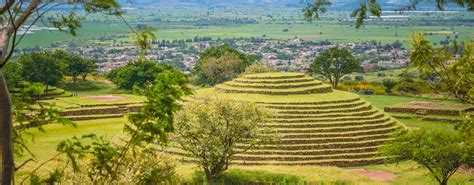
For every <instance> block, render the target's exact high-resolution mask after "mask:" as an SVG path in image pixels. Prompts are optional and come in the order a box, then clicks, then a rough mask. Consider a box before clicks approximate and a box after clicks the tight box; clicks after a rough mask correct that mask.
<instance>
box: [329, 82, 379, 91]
mask: <svg viewBox="0 0 474 185" xmlns="http://www.w3.org/2000/svg"><path fill="white" fill-rule="evenodd" d="M337 89H339V90H342V91H357V92H359V91H367V90H369V91H373V92H374V93H375V94H386V92H385V88H384V87H383V86H381V85H380V84H378V83H369V82H358V81H349V82H343V83H342V84H340V85H339V86H338V88H337Z"/></svg>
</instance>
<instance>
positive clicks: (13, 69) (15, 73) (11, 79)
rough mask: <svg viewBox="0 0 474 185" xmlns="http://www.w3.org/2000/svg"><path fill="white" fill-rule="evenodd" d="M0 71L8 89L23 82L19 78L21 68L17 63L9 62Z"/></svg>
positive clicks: (22, 79)
mask: <svg viewBox="0 0 474 185" xmlns="http://www.w3.org/2000/svg"><path fill="white" fill-rule="evenodd" d="M0 71H1V72H2V73H3V74H4V75H5V80H6V81H7V85H8V86H10V87H18V86H19V85H20V84H21V82H22V81H24V78H23V76H21V75H22V71H23V68H22V67H21V65H20V64H19V63H18V62H9V63H8V64H6V65H5V66H4V67H3V68H2V69H1V70H0Z"/></svg>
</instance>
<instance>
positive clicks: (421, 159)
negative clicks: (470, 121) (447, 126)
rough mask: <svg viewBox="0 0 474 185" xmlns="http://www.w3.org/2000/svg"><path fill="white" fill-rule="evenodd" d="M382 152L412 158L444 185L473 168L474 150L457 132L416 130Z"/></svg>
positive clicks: (402, 135) (404, 135) (400, 157)
mask: <svg viewBox="0 0 474 185" xmlns="http://www.w3.org/2000/svg"><path fill="white" fill-rule="evenodd" d="M381 152H382V153H383V154H385V155H387V156H389V157H390V158H391V160H394V161H399V160H406V159H410V160H413V161H415V162H417V163H418V164H420V165H421V166H423V167H424V168H425V169H427V170H429V172H430V173H431V175H433V177H434V178H435V179H436V181H437V182H438V183H439V184H440V185H446V184H448V180H449V178H451V176H452V175H454V174H455V173H456V171H457V170H458V169H459V167H460V166H461V165H472V164H473V162H474V159H473V157H472V156H474V148H473V147H472V146H471V145H468V144H466V143H465V142H464V139H463V137H461V135H460V134H458V133H456V132H447V131H426V130H415V131H408V132H403V133H401V134H400V135H399V136H397V137H396V138H395V140H393V141H390V142H389V143H388V144H387V145H386V146H384V147H383V148H382V149H381Z"/></svg>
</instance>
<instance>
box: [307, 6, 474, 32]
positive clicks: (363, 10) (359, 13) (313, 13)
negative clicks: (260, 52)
mask: <svg viewBox="0 0 474 185" xmlns="http://www.w3.org/2000/svg"><path fill="white" fill-rule="evenodd" d="M304 2H305V3H306V7H305V8H304V9H303V12H304V16H305V18H306V19H307V20H308V21H312V20H313V19H319V17H320V14H323V13H326V11H327V9H328V7H329V6H331V5H332V3H331V2H330V1H329V0H304ZM409 2H410V4H408V5H407V6H405V7H400V9H401V10H416V6H417V5H418V4H419V3H421V2H426V1H421V0H413V1H409ZM431 2H436V8H437V9H439V10H444V6H445V5H446V4H457V5H459V6H461V7H466V6H467V10H468V11H474V1H472V0H431ZM369 13H370V14H371V15H373V16H377V17H380V16H381V15H382V8H381V7H380V5H379V4H378V3H377V0H361V1H360V5H359V7H357V8H356V9H355V10H354V11H353V12H352V13H351V17H355V18H356V22H355V27H356V28H360V27H361V26H362V25H363V24H364V21H365V19H367V18H369Z"/></svg>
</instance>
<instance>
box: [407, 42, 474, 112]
mask: <svg viewBox="0 0 474 185" xmlns="http://www.w3.org/2000/svg"><path fill="white" fill-rule="evenodd" d="M412 45H413V51H412V55H411V56H410V61H411V66H412V67H414V68H416V69H418V70H419V71H420V72H421V73H422V77H423V78H425V79H426V81H427V82H428V84H429V85H430V86H431V87H432V88H433V89H435V90H438V91H443V92H449V93H450V94H451V95H453V96H454V97H456V98H457V99H459V100H461V101H464V102H469V103H474V86H473V85H472V84H474V62H472V61H474V42H472V41H467V42H465V44H464V46H463V48H464V49H463V50H462V51H461V50H459V49H458V48H460V46H458V44H457V43H453V46H452V47H451V48H447V47H442V48H434V47H433V46H432V45H431V44H430V42H429V41H428V40H426V39H425V38H424V37H423V34H422V33H418V34H415V35H413V36H412Z"/></svg>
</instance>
